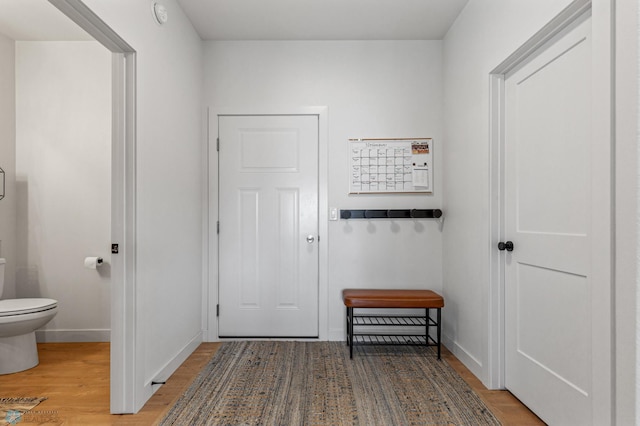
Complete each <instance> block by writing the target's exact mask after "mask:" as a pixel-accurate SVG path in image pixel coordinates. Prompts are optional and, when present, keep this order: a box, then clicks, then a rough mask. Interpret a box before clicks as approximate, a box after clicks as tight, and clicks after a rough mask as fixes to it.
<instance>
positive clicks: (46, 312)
mask: <svg viewBox="0 0 640 426" xmlns="http://www.w3.org/2000/svg"><path fill="white" fill-rule="evenodd" d="M5 264H6V261H5V259H2V258H0V296H1V295H2V290H3V287H4V268H5ZM57 313H58V302H57V301H56V300H53V299H45V298H32V299H2V300H0V374H10V373H17V372H18V371H23V370H28V369H29V368H33V367H35V366H36V365H38V348H37V346H36V333H35V332H36V330H37V329H39V328H40V327H43V326H44V325H45V324H47V323H48V322H49V321H51V319H52V318H53V317H54V316H56V314H57Z"/></svg>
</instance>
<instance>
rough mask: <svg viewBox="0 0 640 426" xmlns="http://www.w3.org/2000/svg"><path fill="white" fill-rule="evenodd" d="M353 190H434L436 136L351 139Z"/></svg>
mask: <svg viewBox="0 0 640 426" xmlns="http://www.w3.org/2000/svg"><path fill="white" fill-rule="evenodd" d="M349 168H350V173H351V175H350V176H349V193H350V194H374V193H407V192H418V193H420V192H424V193H431V192H433V139H431V138H416V139H349Z"/></svg>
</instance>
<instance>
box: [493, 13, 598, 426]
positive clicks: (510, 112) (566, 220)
mask: <svg viewBox="0 0 640 426" xmlns="http://www.w3.org/2000/svg"><path fill="white" fill-rule="evenodd" d="M534 56H535V57H534V58H533V59H532V60H531V61H530V62H528V63H527V64H525V65H524V66H522V67H520V68H519V69H517V70H516V71H514V72H512V73H511V74H509V75H507V76H506V79H505V88H506V104H505V141H506V149H505V230H504V232H505V236H506V238H507V239H509V240H513V243H514V249H513V251H511V252H504V253H505V324H506V325H505V351H506V354H505V366H506V369H505V383H506V386H507V388H508V389H509V390H510V391H511V392H512V393H514V394H515V395H516V396H517V397H518V398H519V399H520V400H521V401H523V402H524V403H525V404H526V405H527V406H529V407H530V408H531V409H532V410H533V411H534V412H535V413H536V414H538V415H539V416H540V417H541V418H542V419H543V420H544V421H545V422H547V423H549V424H563V425H569V424H576V425H588V424H591V418H592V417H591V414H592V413H591V410H592V406H591V405H592V389H591V369H592V348H593V344H594V342H592V337H591V336H592V322H593V321H595V320H596V319H595V314H594V312H592V300H591V294H592V283H591V264H592V259H591V244H592V241H591V233H592V231H591V230H592V226H594V224H593V223H592V221H591V214H590V211H591V209H592V208H593V206H592V202H591V196H590V194H591V178H592V176H591V173H592V171H591V170H592V168H591V166H592V158H591V156H592V144H593V143H595V141H593V140H592V137H591V136H592V132H591V108H592V104H591V87H592V80H591V79H592V77H591V19H590V18H589V19H583V20H582V22H581V23H577V24H575V25H574V27H573V28H571V29H570V30H568V31H567V33H566V34H564V35H563V36H562V37H560V38H559V39H558V40H555V41H554V43H553V44H552V45H551V46H547V47H546V48H545V49H544V50H543V51H542V52H540V53H537V54H536V55H534Z"/></svg>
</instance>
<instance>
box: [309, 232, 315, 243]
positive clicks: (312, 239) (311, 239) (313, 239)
mask: <svg viewBox="0 0 640 426" xmlns="http://www.w3.org/2000/svg"><path fill="white" fill-rule="evenodd" d="M315 240H316V238H315V237H314V236H313V235H311V234H309V235H307V242H308V243H309V244H311V243H312V242H314V241H315Z"/></svg>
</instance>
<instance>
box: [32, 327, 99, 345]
mask: <svg viewBox="0 0 640 426" xmlns="http://www.w3.org/2000/svg"><path fill="white" fill-rule="evenodd" d="M36 341H37V342H38V343H73V342H110V341H111V330H110V329H108V328H107V329H80V330H36Z"/></svg>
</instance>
